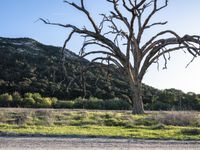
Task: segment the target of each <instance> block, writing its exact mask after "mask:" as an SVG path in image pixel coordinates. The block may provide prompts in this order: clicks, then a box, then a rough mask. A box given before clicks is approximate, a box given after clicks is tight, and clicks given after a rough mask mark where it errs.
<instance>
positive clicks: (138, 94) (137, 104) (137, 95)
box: [130, 80, 144, 114]
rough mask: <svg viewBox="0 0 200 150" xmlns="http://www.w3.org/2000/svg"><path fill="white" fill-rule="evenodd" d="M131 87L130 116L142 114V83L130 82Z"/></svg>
mask: <svg viewBox="0 0 200 150" xmlns="http://www.w3.org/2000/svg"><path fill="white" fill-rule="evenodd" d="M130 86H131V101H132V105H133V106H132V107H133V110H132V114H144V106H143V101H142V89H141V86H142V83H141V82H139V81H138V82H135V81H133V80H130Z"/></svg>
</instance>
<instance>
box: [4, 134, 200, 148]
mask: <svg viewBox="0 0 200 150" xmlns="http://www.w3.org/2000/svg"><path fill="white" fill-rule="evenodd" d="M0 150H200V141H165V140H159V141H156V140H136V139H110V138H46V137H0Z"/></svg>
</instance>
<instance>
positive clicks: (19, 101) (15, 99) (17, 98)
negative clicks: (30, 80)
mask: <svg viewBox="0 0 200 150" xmlns="http://www.w3.org/2000/svg"><path fill="white" fill-rule="evenodd" d="M12 98H13V102H12V106H13V107H20V106H22V104H23V98H22V97H21V95H20V94H19V93H18V92H14V93H13V94H12Z"/></svg>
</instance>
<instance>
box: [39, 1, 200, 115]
mask: <svg viewBox="0 0 200 150" xmlns="http://www.w3.org/2000/svg"><path fill="white" fill-rule="evenodd" d="M105 1H106V2H107V3H108V5H111V6H112V10H110V13H109V14H107V13H104V14H101V15H100V17H102V21H101V22H100V23H99V24H97V23H96V21H95V20H94V19H93V17H92V14H91V13H90V12H89V11H88V10H87V8H86V6H85V4H84V0H80V3H75V2H69V1H66V0H65V1H64V2H65V3H67V4H69V5H70V6H72V7H74V8H75V9H77V10H78V11H80V12H81V13H83V14H85V16H86V17H87V19H88V22H89V23H90V24H91V26H92V28H90V29H89V28H87V27H85V26H84V27H83V28H78V27H77V26H76V25H72V24H60V23H52V22H49V21H48V20H44V19H41V20H42V21H43V22H44V23H46V24H50V25H56V26H61V27H64V28H66V29H69V30H70V31H71V32H70V34H69V35H68V37H67V39H66V41H65V42H64V46H63V51H64V50H65V49H66V48H67V44H68V42H69V41H70V40H71V38H72V36H73V35H74V34H78V35H80V36H81V37H83V38H84V39H85V40H84V41H85V42H84V44H83V45H82V48H81V54H82V56H83V57H85V56H88V55H94V56H95V58H94V59H93V60H92V61H93V62H94V61H99V60H103V61H105V62H109V63H111V62H112V63H113V64H115V65H116V66H117V67H119V68H123V70H124V73H125V75H126V77H127V79H128V81H129V85H130V88H131V92H132V98H131V101H132V105H133V111H132V112H133V114H143V113H144V109H143V102H142V96H141V95H142V93H141V83H142V79H143V77H144V75H145V73H146V71H147V69H148V68H149V66H151V65H152V64H153V63H159V58H163V59H164V62H165V64H164V68H166V67H167V62H168V61H169V58H170V53H171V52H173V51H180V50H183V51H187V52H188V53H189V54H191V55H192V56H193V58H196V57H197V56H199V55H200V40H199V39H200V36H197V35H192V36H191V35H185V36H183V37H180V36H179V35H178V34H177V33H176V32H174V31H172V30H164V31H161V32H158V33H156V34H154V35H152V37H151V38H149V39H148V40H146V41H144V40H143V39H144V34H145V31H146V30H148V29H150V28H153V27H157V26H159V25H165V24H167V22H154V23H152V22H151V21H152V17H153V16H155V15H156V14H157V13H159V12H160V11H161V10H162V9H164V8H165V7H167V6H168V0H160V1H159V2H158V0H105ZM91 45H93V46H94V45H95V46H96V49H93V50H90V51H88V49H89V48H90V46H91ZM99 48H101V49H100V50H99ZM96 54H97V55H96Z"/></svg>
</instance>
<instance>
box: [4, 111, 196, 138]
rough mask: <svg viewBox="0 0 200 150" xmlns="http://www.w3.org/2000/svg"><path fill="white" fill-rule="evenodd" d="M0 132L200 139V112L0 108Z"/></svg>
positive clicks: (12, 133) (6, 133) (7, 133)
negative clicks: (142, 112)
mask: <svg viewBox="0 0 200 150" xmlns="http://www.w3.org/2000/svg"><path fill="white" fill-rule="evenodd" d="M0 135H29V136H30V135H44V136H86V137H121V138H140V139H175V140H200V113H198V112H147V113H146V114H145V115H132V114H131V113H130V112H127V111H126V112H125V111H124V112H123V111H87V110H53V109H17V108H14V109H11V108H0Z"/></svg>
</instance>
